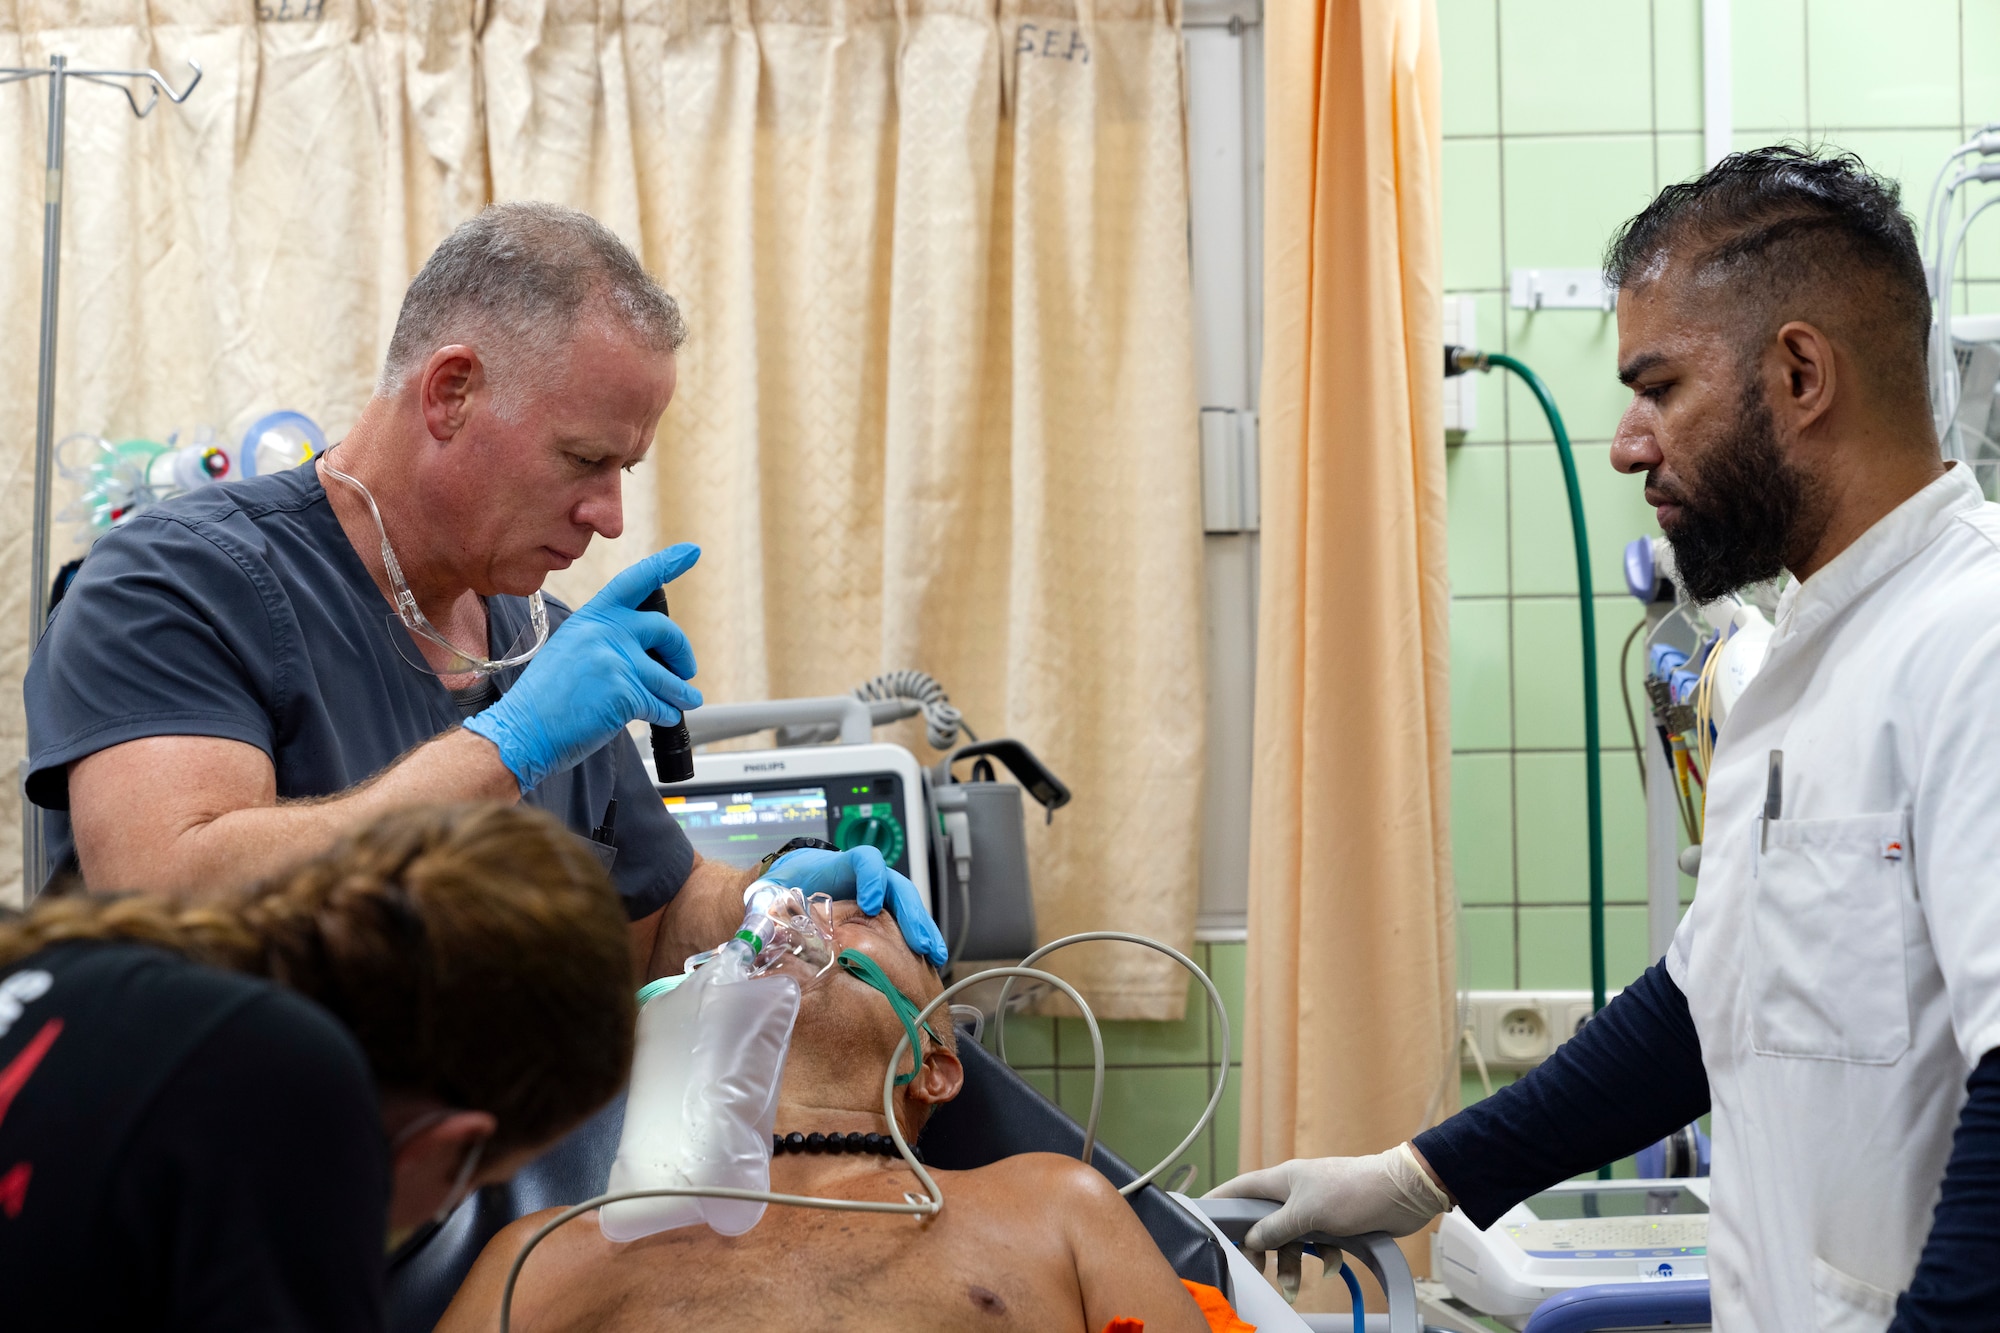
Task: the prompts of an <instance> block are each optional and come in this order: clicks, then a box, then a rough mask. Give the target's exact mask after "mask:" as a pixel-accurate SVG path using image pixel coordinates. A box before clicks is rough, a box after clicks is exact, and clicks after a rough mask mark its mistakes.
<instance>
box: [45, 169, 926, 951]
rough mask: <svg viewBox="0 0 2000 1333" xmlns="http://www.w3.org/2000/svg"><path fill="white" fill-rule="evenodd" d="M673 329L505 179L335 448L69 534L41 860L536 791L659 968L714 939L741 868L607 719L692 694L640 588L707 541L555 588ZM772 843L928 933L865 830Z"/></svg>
mask: <svg viewBox="0 0 2000 1333" xmlns="http://www.w3.org/2000/svg"><path fill="white" fill-rule="evenodd" d="M684 337H685V329H684V326H683V324H682V321H681V315H680V312H679V310H678V309H677V308H676V307H675V305H674V302H673V300H672V298H671V297H669V296H667V294H666V293H665V292H663V291H661V290H660V288H659V287H658V286H657V285H656V284H655V283H654V282H653V280H652V279H651V278H650V277H649V276H648V275H647V274H646V272H645V270H644V268H643V267H642V266H641V265H640V264H639V261H638V260H637V259H636V258H635V257H634V256H633V255H632V253H631V252H630V251H629V250H627V249H626V247H625V246H624V245H623V244H622V243H621V242H620V241H619V240H618V239H617V238H616V237H615V236H613V235H612V234H611V233H610V232H609V231H608V230H606V229H605V228H604V227H603V226H601V225H600V224H598V223H597V222H595V221H593V220H591V219H590V218H588V217H586V216H584V215H583V214H581V213H576V212H574V211H571V210H568V209H563V208H558V207H555V206H553V205H548V204H506V205H497V206H495V207H492V208H489V209H487V210H486V211H485V212H484V213H482V214H481V215H480V216H479V217H477V218H475V219H473V220H472V221H470V222H468V223H466V224H465V225H463V226H461V227H460V228H459V229H458V230H457V231H455V232H453V233H452V235H451V236H449V237H447V238H446V239H445V241H444V242H443V243H442V244H441V245H440V246H439V247H438V249H437V251H436V252H435V253H434V254H433V255H432V256H431V258H430V259H429V261H428V262H427V263H426V264H425V265H424V268H423V271H422V272H421V273H419V274H418V275H417V278H416V280H415V281H414V282H413V283H412V284H411V286H410V289H409V292H408V293H407V294H406V296H405V297H404V300H403V307H402V311H401V313H400V315H399V317H398V319H397V323H396V330H395V335H394V337H393V339H392V340H391V342H390V346H389V353H388V357H387V361H386V364H385V365H384V367H383V371H382V378H381V382H380V384H379V385H378V387H377V390H376V393H375V395H374V397H372V398H371V399H370V400H369V402H368V403H367V405H366V406H365V407H364V408H363V409H362V412H361V415H360V419H359V420H358V421H356V422H355V425H354V428H353V429H352V430H351V431H350V432H349V433H348V435H347V437H346V438H345V439H344V440H342V441H341V442H340V444H339V445H337V446H336V447H335V448H333V449H331V450H329V451H328V452H327V453H325V454H323V455H322V456H321V457H320V458H318V459H316V460H315V461H314V462H313V463H311V464H308V465H305V466H302V467H300V468H298V469H296V470H294V471H291V472H285V473H279V474H276V475H273V476H269V477H256V478H249V479H246V480H243V481H240V482H231V483H229V484H227V485H222V486H211V487H206V488H204V489H202V490H200V491H197V492H194V493H191V494H189V495H186V496H183V497H180V498H177V499H174V500H170V501H168V502H166V503H164V504H162V505H159V506H157V507H156V508H154V509H151V510H149V511H147V512H145V513H143V514H140V515H137V516H135V517H134V518H133V519H131V520H130V521H129V522H127V523H125V524H123V525H121V526H120V527H118V528H117V529H115V530H113V531H112V532H111V533H109V534H107V535H106V536H105V537H104V538H103V540H101V541H100V542H99V543H98V544H97V545H96V547H95V548H93V549H92V551H91V553H90V556H89V558H88V559H86V560H85V561H84V563H83V567H82V569H81V570H80V571H79V572H78V574H77V576H76V579H75V581H74V583H73V584H72V585H71V586H70V588H69V590H68V592H67V594H66V595H65V596H64V598H63V600H62V602H61V604H60V605H59V606H58V607H57V609H56V613H55V615H54V616H53V617H52V619H51V621H50V624H49V628H48V630H47V632H46V634H45V635H44V636H43V638H42V640H41V642H40V643H39V644H38V645H37V646H36V649H35V654H34V658H33V661H32V662H31V664H30V666H29V669H28V675H27V681H26V687H25V694H26V703H27V715H28V737H29V756H30V758H29V769H30V771H29V775H28V780H27V794H28V797H29V799H31V800H32V801H34V802H35V803H36V804H37V805H39V806H42V807H43V808H44V810H45V811H46V814H45V816H44V819H45V829H46V832H47V836H48V842H49V847H50V851H51V860H52V863H53V865H54V867H55V875H56V876H58V877H66V876H69V875H76V874H80V875H81V876H82V878H83V880H84V882H85V883H86V884H87V885H88V886H89V887H90V888H92V889H97V890H120V889H146V890H159V891H175V890H179V891H193V892H209V891H223V890H226V889H228V888H230V887H232V886H235V885H239V884H243V883H245V882H247V881H250V880H253V879H256V878H258V877H260V876H262V875H265V874H267V873H269V872H271V871H274V870H276V869H278V868H279V867H280V866H283V865H285V864H287V863H289V862H292V861H294V860H297V859H299V858H300V857H303V856H307V855H310V854H312V853H315V852H318V851H320V850H322V849H324V848H325V847H327V846H329V845H330V844H331V843H332V842H333V841H334V840H335V839H336V838H337V837H339V836H340V835H342V834H344V833H346V832H348V831H350V830H352V829H354V828H356V827H358V826H359V825H361V824H363V823H365V822H366V821H367V820H368V819H369V818H370V817H371V816H373V815H376V814H378V813H380V812H381V811H383V810H386V809H390V808H394V807H397V806H402V805H408V804H412V803H416V802H433V801H468V800H498V801H513V800H525V801H528V802H530V803H532V804H535V805H539V806H542V807H544V808H546V809H549V810H550V811H552V812H553V813H555V814H556V815H557V816H559V817H560V818H562V819H563V820H564V821H565V822H566V823H567V824H568V825H569V827H570V828H571V829H572V830H573V831H574V832H576V833H577V834H578V835H580V836H583V837H586V838H590V839H592V840H593V841H594V842H596V843H597V844H598V848H599V855H600V856H601V857H602V858H603V859H604V860H605V861H606V863H607V864H608V865H609V867H610V870H611V873H612V876H613V879H614V881H615V882H616V884H617V888H618V891H619V893H620V895H621V896H622V897H623V898H624V900H625V904H626V910H627V913H628V915H629V916H630V917H631V919H632V922H633V933H634V940H633V948H634V955H635V960H636V961H637V962H638V963H639V964H640V965H641V966H642V967H643V968H645V969H646V970H647V971H649V972H653V973H658V972H662V971H670V970H677V969H678V967H679V965H680V963H681V960H682V959H683V958H684V957H685V956H686V955H687V954H688V953H690V952H693V951H695V950H698V949H703V948H707V947H709V946H711V945H713V944H714V942H715V941H716V940H717V939H720V938H724V937H726V936H727V935H728V934H729V933H730V932H731V931H733V930H734V929H735V927H736V925H737V924H738V923H739V922H740V921H741V919H742V898H741V889H742V888H743V886H744V885H745V883H746V882H747V881H746V878H745V876H744V874H743V873H742V872H740V871H737V870H734V869H731V868H729V867H726V866H723V865H720V864H717V863H712V862H705V861H703V860H702V859H701V858H700V857H699V856H698V855H696V854H695V852H694V850H693V848H692V847H690V846H689V845H688V842H687V839H686V838H685V837H684V836H683V835H682V833H681V831H680V828H679V826H678V825H676V824H675V823H674V821H673V819H672V817H671V816H669V815H668V814H667V813H666V811H665V809H664V808H663V807H662V805H661V803H660V800H659V798H658V795H657V793H656V792H655V791H654V790H653V788H652V785H651V783H650V782H649V781H648V779H647V776H646V772H645V769H644V767H643V766H642V765H641V763H640V761H639V756H638V752H637V750H636V749H635V747H634V746H633V744H632V742H631V740H630V738H629V737H627V735H626V734H625V730H624V728H625V726H626V725H627V724H628V723H629V722H631V721H633V720H644V721H648V722H653V723H663V724H671V723H672V722H675V721H678V720H679V718H680V714H681V710H682V709H684V708H691V707H695V706H697V705H698V704H699V703H700V702H701V696H700V694H699V693H698V692H697V691H696V690H695V689H694V688H693V687H692V686H690V685H689V684H687V682H686V678H687V677H689V676H692V675H693V674H694V670H695V661H694V656H693V653H692V651H691V650H690V648H689V646H688V642H687V639H686V638H685V636H683V635H682V633H681V631H680V630H679V629H678V628H677V627H676V626H675V625H674V624H673V623H672V622H671V621H669V620H668V619H667V618H666V617H665V616H662V615H657V614H654V613H650V612H642V611H639V610H637V609H636V608H637V606H638V604H639V602H640V601H641V600H642V599H643V598H644V597H645V596H646V595H647V594H648V593H649V592H650V591H652V590H653V589H655V588H657V587H659V586H660V585H661V584H663V583H665V582H668V581H670V580H671V579H673V578H674V577H676V576H678V575H679V574H680V573H682V572H683V571H685V570H686V569H687V568H688V567H689V566H690V565H692V564H693V563H694V561H695V558H696V557H697V555H698V554H699V553H698V552H697V551H695V549H694V548H693V547H689V546H676V547H672V548H670V549H668V550H665V551H661V552H659V553H657V554H655V555H653V556H649V557H648V558H647V559H645V560H643V561H640V562H639V563H638V564H636V565H634V566H633V567H632V568H630V569H628V570H626V571H625V572H624V573H623V574H621V575H619V576H618V577H617V578H615V579H613V580H612V581H611V583H610V584H608V585H607V586H606V587H605V589H604V590H603V591H602V592H601V593H599V594H598V595H597V596H596V597H595V598H593V599H592V600H591V601H590V602H589V603H587V604H586V605H584V606H583V607H582V608H580V609H579V610H578V611H577V612H576V613H575V614H574V615H571V614H569V612H568V611H567V609H566V608H564V607H562V606H561V605H559V604H557V603H555V602H553V601H551V602H549V603H548V605H547V606H546V607H544V606H543V604H542V599H541V596H540V588H541V586H542V583H543V581H544V580H545V579H546V578H547V576H548V574H549V573H550V572H551V571H552V570H558V569H563V568H566V567H567V566H568V565H570V564H571V563H572V562H573V561H575V560H576V559H577V558H578V557H579V556H581V555H582V554H583V552H584V549H585V547H587V546H588V545H589V544H590V541H591V539H592V538H593V537H595V536H600V535H601V536H604V537H607V538H610V537H616V536H618V534H619V533H620V531H622V529H623V526H624V518H623V513H622V510H621V507H620V503H621V501H620V481H621V478H622V476H623V474H624V473H625V472H626V471H629V470H630V469H632V468H633V467H635V466H637V465H638V464H639V463H640V462H641V461H643V460H644V458H645V456H646V454H647V451H648V450H649V449H650V447H651V445H652V441H653V433H654V431H655V429H656V428H657V427H658V425H659V421H660V417H661V415H662V413H664V412H665V410H666V407H667V403H668V400H669V399H671V398H672V396H673V391H674V376H675V360H674V354H675V352H676V351H677V350H678V348H679V347H680V345H681V342H682V340H683V339H684ZM550 631H553V632H550ZM544 640H546V642H544ZM649 651H650V652H652V653H654V654H657V660H656V658H655V657H652V656H648V652H649ZM662 661H664V662H665V663H666V665H664V666H663V665H661V662H662ZM791 861H792V864H793V867H794V868H795V869H794V873H795V874H796V875H798V876H799V877H801V878H804V877H805V876H807V875H809V876H810V879H811V886H812V888H813V889H814V890H824V891H829V892H832V893H833V894H834V896H836V897H842V896H845V897H858V898H859V899H860V902H861V905H862V907H863V908H864V909H866V910H870V911H879V910H881V908H882V905H883V902H884V900H885V898H886V899H888V900H890V901H891V903H892V906H893V907H894V910H895V912H896V915H897V918H898V921H899V923H901V924H902V925H903V929H904V933H905V934H906V935H908V936H910V937H911V939H910V942H911V947H912V948H913V949H916V950H917V951H918V952H920V953H925V954H929V955H932V956H934V957H936V959H937V961H939V962H942V961H943V959H942V956H941V955H942V953H943V945H942V942H941V941H939V940H938V939H937V938H936V936H937V932H936V927H935V926H933V925H932V924H931V923H930V921H929V918H928V917H927V916H926V915H925V914H924V913H923V911H922V909H921V904H920V903H919V902H918V901H917V899H916V897H915V894H914V891H913V890H910V889H909V888H908V881H907V880H903V878H902V877H901V876H899V875H896V874H895V872H894V871H891V870H887V869H886V868H885V867H883V866H881V864H880V858H879V856H878V857H875V858H873V859H870V858H868V857H867V856H865V855H856V854H854V853H847V854H834V853H826V852H811V853H807V852H798V853H793V856H792V858H791ZM785 868H786V867H778V868H776V869H777V870H779V871H782V870H784V869H785ZM780 877H782V875H781V876H780ZM843 890H844V892H843ZM906 913H908V915H906Z"/></svg>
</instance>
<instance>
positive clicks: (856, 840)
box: [661, 773, 910, 874]
mask: <svg viewBox="0 0 2000 1333" xmlns="http://www.w3.org/2000/svg"><path fill="white" fill-rule="evenodd" d="M902 785H903V784H902V781H901V779H899V778H898V777H897V776H896V775H895V774H893V773H875V774H859V775H852V776H849V775H842V776H840V777H838V778H828V779H826V780H824V781H823V782H820V783H812V784H801V783H800V782H799V781H798V780H797V779H796V778H793V779H779V780H777V781H774V782H741V781H739V782H737V783H736V784H734V785H733V786H728V787H720V786H712V785H702V784H697V783H691V782H684V783H680V784H678V785H676V786H673V787H669V788H665V789H663V790H662V792H661V799H662V800H664V801H665V802H666V806H667V812H668V813H669V814H671V815H673V817H674V818H675V820H677V821H678V822H679V824H680V826H681V829H682V830H683V831H684V832H685V833H686V834H687V836H688V841H689V842H691V843H693V844H694V849H695V850H696V851H697V852H699V853H701V855H702V857H703V858H704V859H706V860H711V861H720V862H722V863H723V864H724V865H731V866H736V867H737V868H739V869H744V870H747V869H749V868H750V867H751V866H753V865H755V864H756V863H757V862H758V861H760V860H762V859H763V858H764V857H766V856H768V855H770V854H771V853H772V852H775V851H777V850H778V849H779V848H780V847H783V846H784V845H785V844H786V843H788V842H790V841H791V840H792V839H793V838H801V837H803V838H819V839H822V840H824V841H826V842H830V843H832V844H833V845H834V846H836V847H839V848H842V849H843V850H844V849H847V848H850V847H859V846H861V845H863V844H867V845H870V846H873V847H875V848H877V849H878V850H880V851H881V853H882V859H883V860H885V861H887V862H888V863H889V864H890V865H892V866H894V867H895V868H896V869H898V870H900V871H902V872H903V873H904V874H908V873H909V869H910V862H909V837H908V835H907V833H906V831H905V830H904V828H903V818H902V800H901V795H902Z"/></svg>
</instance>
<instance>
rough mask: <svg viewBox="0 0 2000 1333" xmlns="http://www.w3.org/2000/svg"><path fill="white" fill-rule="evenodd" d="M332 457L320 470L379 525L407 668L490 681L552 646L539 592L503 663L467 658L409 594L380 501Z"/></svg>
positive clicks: (392, 619) (393, 622)
mask: <svg viewBox="0 0 2000 1333" xmlns="http://www.w3.org/2000/svg"><path fill="white" fill-rule="evenodd" d="M332 452H333V451H332V450H328V451H327V452H326V453H324V454H321V455H320V457H319V463H320V466H321V467H323V468H325V469H326V474H327V475H328V476H329V477H333V478H336V479H338V480H339V481H342V482H344V483H346V484H347V485H349V486H352V487H353V488H354V489H355V490H357V491H359V492H361V498H362V499H363V500H365V501H367V503H368V513H369V515H370V517H372V518H373V519H374V520H375V531H376V532H378V533H380V534H381V537H382V568H383V570H384V572H385V573H386V574H387V575H388V578H389V592H390V600H391V601H392V602H393V603H394V604H395V608H396V609H395V611H394V612H392V613H391V614H390V615H389V617H388V620H389V639H390V642H391V643H393V644H395V646H396V652H397V654H398V655H399V656H401V657H402V659H403V660H404V661H405V662H408V663H409V664H410V665H411V666H413V667H415V668H417V669H418V670H419V671H428V672H430V673H432V674H434V675H439V676H491V675H494V674H496V673H497V672H501V671H505V670H507V669H508V668H509V667H517V666H520V665H522V664H523V663H525V662H526V661H527V660H528V659H529V658H531V657H533V656H534V655H535V654H536V653H538V652H540V651H541V650H542V645H543V644H545V643H547V642H548V641H549V611H548V607H547V606H546V605H545V604H544V603H543V601H542V594H541V592H540V591H539V590H538V591H536V592H533V593H531V594H529V596H528V623H527V624H526V625H525V626H523V627H522V629H521V631H520V633H518V634H516V635H515V636H514V639H513V641H512V642H511V643H509V644H508V645H507V647H506V649H505V650H504V651H503V652H502V653H501V654H500V655H499V656H498V657H482V656H480V655H478V654H475V653H468V652H466V651H465V650H464V649H463V648H461V647H459V646H458V645H457V644H455V643H453V642H452V641H451V640H450V639H447V638H446V637H445V636H444V634H443V632H442V631H440V630H439V629H438V627H437V626H435V625H433V624H431V622H430V618H429V617H428V616H426V615H425V614H424V613H423V610H422V609H421V608H420V607H418V605H417V599H416V595H415V594H413V593H412V592H411V591H410V584H409V581H408V580H407V579H405V578H404V577H403V567H402V566H401V565H400V564H398V563H397V561H396V552H395V550H394V548H392V547H391V546H390V545H389V529H388V528H387V527H386V526H384V525H383V522H382V511H381V509H380V508H379V507H377V505H376V504H375V497H374V496H373V495H372V494H370V493H369V490H368V488H367V487H366V486H364V485H362V484H361V482H360V481H359V480H357V479H356V478H354V477H350V476H348V475H347V474H346V473H345V472H342V471H341V470H340V469H339V468H337V467H335V466H334V465H333V463H332V462H331V461H330V460H331V456H332ZM487 614H488V615H489V616H490V615H491V614H492V612H491V611H490V610H489V611H488V613H487ZM398 626H401V627H402V628H403V629H405V630H408V631H409V634H408V636H405V635H401V634H398V633H396V628H397V627H398ZM416 639H422V640H423V641H424V642H426V643H429V644H431V645H433V646H435V647H437V648H438V649H440V650H442V651H443V652H444V654H445V661H444V663H443V664H442V665H439V664H437V663H434V662H432V661H430V660H429V659H428V658H426V657H425V656H424V654H423V650H422V649H420V648H418V647H417V645H416V643H415V642H414V641H413V640H416Z"/></svg>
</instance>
